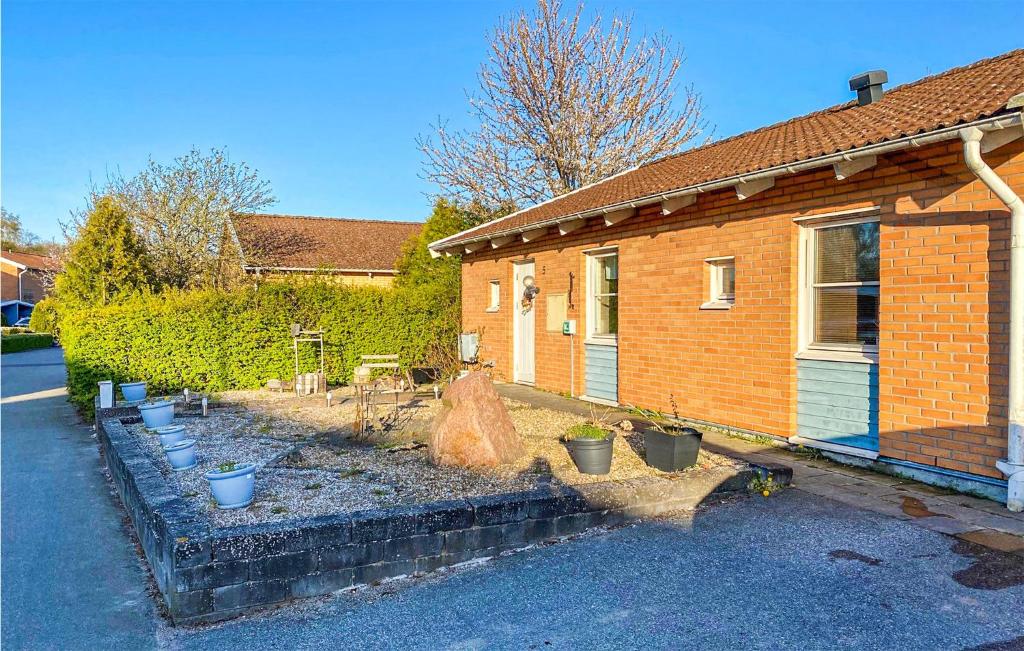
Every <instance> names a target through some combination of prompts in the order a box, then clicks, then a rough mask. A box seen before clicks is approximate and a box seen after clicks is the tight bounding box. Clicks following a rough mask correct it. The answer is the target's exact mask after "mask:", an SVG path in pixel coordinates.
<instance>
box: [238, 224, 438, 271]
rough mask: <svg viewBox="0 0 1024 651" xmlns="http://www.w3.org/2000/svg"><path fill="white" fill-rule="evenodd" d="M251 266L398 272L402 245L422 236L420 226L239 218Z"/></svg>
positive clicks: (244, 252) (245, 254) (240, 237)
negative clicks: (412, 238) (395, 270)
mask: <svg viewBox="0 0 1024 651" xmlns="http://www.w3.org/2000/svg"><path fill="white" fill-rule="evenodd" d="M232 224H233V225H234V228H235V233H236V234H237V235H238V243H239V245H240V246H241V248H242V255H243V258H244V260H245V265H246V266H248V267H272V268H293V269H316V268H325V269H359V270H367V271H369V270H385V269H394V268H395V265H396V263H397V262H398V258H399V256H400V255H401V252H402V244H404V243H405V241H406V240H407V239H409V238H410V237H412V236H413V235H418V234H419V232H420V230H421V229H422V228H423V224H421V223H417V222H397V221H380V220H370V219H339V218H333V217H304V216H293V215H255V214H246V215H235V217H234V218H233V219H232Z"/></svg>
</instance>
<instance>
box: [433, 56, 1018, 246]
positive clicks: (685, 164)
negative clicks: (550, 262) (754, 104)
mask: <svg viewBox="0 0 1024 651" xmlns="http://www.w3.org/2000/svg"><path fill="white" fill-rule="evenodd" d="M1022 92H1024V49H1021V50H1014V51H1012V52H1008V53H1006V54H1003V55H1001V56H997V57H994V58H991V59H986V60H983V61H979V62H977V63H974V64H971V65H969V66H965V67H962V68H955V69H953V70H949V71H946V72H943V73H940V74H937V75H934V76H931V77H926V78H924V79H921V80H919V81H916V82H913V83H909V84H904V85H902V86H898V87H896V88H893V89H891V90H887V91H886V92H885V95H884V96H883V97H882V98H881V99H880V100H878V101H876V102H874V103H872V104H868V105H866V106H859V105H858V104H857V102H856V101H850V102H847V103H845V104H840V105H838V106H833V107H831V108H828V109H825V110H822V111H819V112H816V113H811V114H809V115H805V116H803V117H798V118H794V119H791V120H788V121H786V122H781V123H778V124H775V125H772V126H768V127H763V128H761V129H757V130H756V131H750V132H747V133H744V134H741V135H738V136H734V137H731V138H727V139H725V140H720V141H718V142H713V143H710V144H707V145H704V146H702V147H697V148H695V149H691V150H688V151H685V152H682V153H679V154H675V155H672V156H668V157H666V158H662V159H660V160H657V161H654V162H652V163H648V164H646V165H643V166H640V167H637V168H634V169H632V170H629V171H626V172H623V173H620V174H617V175H615V176H611V177H609V178H607V179H604V180H602V181H598V182H597V183H593V184H591V185H588V186H585V187H583V188H580V189H578V190H576V191H574V192H571V193H569V194H565V195H562V196H560V197H556V198H554V199H551V200H549V201H546V202H544V203H541V204H538V205H536V206H532V207H530V208H526V209H524V210H520V211H518V212H515V213H513V214H511V215H508V216H507V217H503V218H500V219H496V220H493V221H491V222H487V223H485V224H482V225H481V226H478V227H476V228H473V229H470V230H468V231H463V232H461V233H457V234H455V235H453V236H451V237H448V238H445V239H443V240H439V241H437V242H434V243H432V244H431V248H432V249H435V250H441V249H444V248H446V247H449V246H452V245H455V244H457V243H464V242H469V241H474V240H478V239H482V237H483V236H487V235H496V234H503V233H516V232H522V231H523V230H524V229H525V228H527V227H529V226H531V225H540V224H542V223H545V222H547V223H548V224H549V225H550V223H552V220H558V219H560V218H563V217H569V216H575V215H580V216H588V215H586V213H587V211H592V210H595V209H601V208H606V207H612V206H616V207H617V206H620V205H622V204H624V203H625V202H630V201H635V200H640V199H651V200H653V199H655V198H657V197H659V196H661V195H663V194H665V193H668V192H675V191H680V190H684V189H690V188H697V189H703V188H701V186H702V184H708V183H711V182H716V181H720V180H725V179H732V178H734V177H742V176H743V175H749V174H754V173H758V172H762V171H764V170H770V169H772V168H779V167H781V166H789V165H794V164H797V163H800V162H804V161H811V160H814V159H817V158H820V157H824V156H828V155H834V154H837V153H839V152H846V151H849V150H853V149H858V148H862V147H866V146H869V145H874V144H877V143H885V142H889V141H894V140H897V139H900V138H906V137H912V136H916V135H918V134H924V133H928V132H931V131H935V130H938V129H942V128H946V127H953V126H956V125H961V124H965V123H969V122H972V121H976V120H979V119H983V118H988V117H991V116H995V115H999V114H1003V113H1006V112H1008V111H1007V108H1006V105H1007V101H1008V100H1009V99H1010V98H1011V97H1013V96H1015V95H1018V94H1020V93H1022ZM953 137H955V135H954V136H953ZM908 146H909V144H908ZM825 164H830V163H823V165H825ZM793 171H796V170H790V173H792V172H793ZM780 173H785V169H783V170H782V171H781V172H780ZM694 191H696V189H695V190H694Z"/></svg>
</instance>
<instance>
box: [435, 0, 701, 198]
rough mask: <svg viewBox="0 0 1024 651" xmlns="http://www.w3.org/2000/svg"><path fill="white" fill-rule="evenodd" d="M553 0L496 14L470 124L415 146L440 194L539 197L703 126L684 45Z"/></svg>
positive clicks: (622, 165) (671, 146)
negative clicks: (681, 79) (684, 80)
mask: <svg viewBox="0 0 1024 651" xmlns="http://www.w3.org/2000/svg"><path fill="white" fill-rule="evenodd" d="M582 15H583V5H582V4H580V5H578V6H577V7H576V11H575V12H574V13H573V14H572V15H571V16H569V17H566V16H563V15H562V11H561V2H560V0H538V3H537V9H536V11H535V12H534V13H532V14H527V13H526V12H525V11H521V12H520V13H519V14H517V15H515V16H512V17H510V18H505V19H502V20H501V21H500V22H499V24H498V26H497V28H495V30H494V32H493V33H492V34H491V36H490V53H489V56H488V60H487V61H486V62H485V63H484V64H483V65H481V67H480V71H479V73H478V75H477V80H478V83H479V90H478V92H477V93H476V94H474V95H471V96H470V97H469V104H470V116H471V117H472V119H473V120H474V122H475V123H476V124H477V126H476V128H475V129H474V130H469V131H456V130H449V129H448V128H447V122H445V121H440V120H439V121H438V123H437V124H436V125H434V126H432V129H433V131H434V133H433V134H432V135H428V136H421V137H419V138H418V139H417V145H418V146H419V148H420V150H421V151H422V153H423V154H424V156H425V164H424V177H425V178H426V179H428V180H430V181H432V182H434V183H435V184H437V185H438V186H439V187H440V189H441V192H440V193H441V194H446V195H450V196H452V197H453V198H456V199H459V200H462V201H465V202H471V203H475V204H478V205H481V206H484V207H486V208H488V209H490V210H492V211H499V210H509V209H514V208H516V207H522V206H523V205H527V204H531V203H537V202H540V201H543V200H545V199H549V198H551V197H554V196H558V195H561V194H564V193H566V192H569V191H572V190H575V189H577V188H579V187H581V186H583V185H586V184H588V183H592V182H594V181H597V180H600V179H602V178H605V177H607V176H609V175H611V174H615V173H617V172H621V171H623V170H626V169H629V168H630V167H634V166H636V165H642V164H644V163H647V162H650V161H652V160H654V159H656V158H660V157H662V156H665V155H667V154H671V153H674V152H677V151H679V150H681V149H682V148H683V146H684V145H685V144H686V143H687V142H689V141H690V140H691V139H693V138H695V137H696V136H698V135H699V134H700V133H701V131H702V129H703V128H704V122H703V120H702V117H701V116H702V105H701V100H700V95H699V94H698V93H697V92H696V91H695V90H694V88H693V87H692V86H684V87H682V88H681V89H680V88H679V87H678V86H677V84H676V76H677V74H678V72H679V70H680V66H681V64H682V61H683V56H682V50H681V49H678V48H675V47H674V46H673V45H672V42H671V39H669V37H667V36H666V35H664V34H655V35H653V36H646V35H644V36H642V37H640V38H639V39H637V40H635V41H634V39H633V36H632V22H631V19H630V18H628V17H627V18H622V17H618V16H616V17H613V18H612V20H611V23H610V25H609V26H608V28H607V29H605V28H604V26H603V24H602V20H601V18H600V17H599V16H598V17H595V18H594V19H593V20H592V21H591V22H590V23H589V24H588V25H584V24H583V21H582Z"/></svg>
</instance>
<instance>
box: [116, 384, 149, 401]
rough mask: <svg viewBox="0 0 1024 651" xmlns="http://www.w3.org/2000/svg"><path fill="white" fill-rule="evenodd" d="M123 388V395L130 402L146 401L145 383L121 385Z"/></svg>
mask: <svg viewBox="0 0 1024 651" xmlns="http://www.w3.org/2000/svg"><path fill="white" fill-rule="evenodd" d="M118 386H119V387H121V395H123V396H124V399H125V400H127V401H128V402H135V401H136V400H145V399H146V383H145V382H126V383H125V384H119V385H118Z"/></svg>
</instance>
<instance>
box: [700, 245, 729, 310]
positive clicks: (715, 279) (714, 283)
mask: <svg viewBox="0 0 1024 651" xmlns="http://www.w3.org/2000/svg"><path fill="white" fill-rule="evenodd" d="M704 262H706V263H707V265H708V295H707V300H706V301H705V303H704V304H703V305H702V306H701V307H702V308H720V309H724V308H728V307H730V306H732V304H733V303H734V302H735V301H736V259H735V258H734V257H732V256H727V257H721V258H708V259H707V260H705V261H704Z"/></svg>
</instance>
